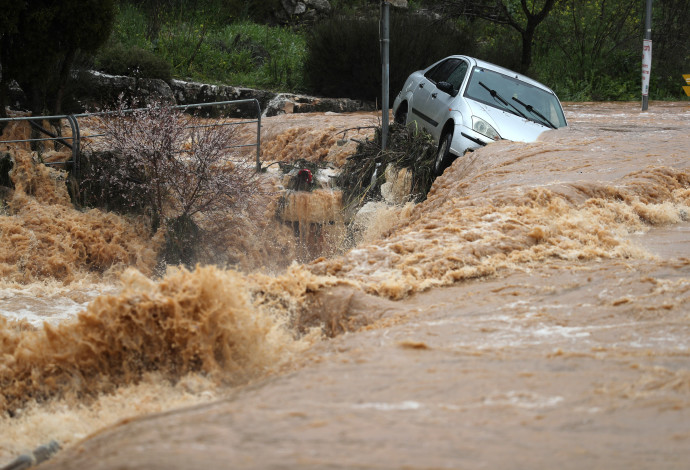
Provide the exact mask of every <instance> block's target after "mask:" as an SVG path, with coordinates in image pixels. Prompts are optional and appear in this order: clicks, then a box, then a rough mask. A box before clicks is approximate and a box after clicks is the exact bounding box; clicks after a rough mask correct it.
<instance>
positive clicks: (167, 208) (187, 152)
mask: <svg viewBox="0 0 690 470" xmlns="http://www.w3.org/2000/svg"><path fill="white" fill-rule="evenodd" d="M100 127H101V129H102V130H103V133H104V134H105V136H104V140H105V146H106V147H107V148H109V149H111V152H110V153H106V154H103V155H101V159H100V160H99V161H92V162H91V168H90V169H89V171H88V174H87V176H86V178H85V179H86V186H85V187H86V188H90V189H92V190H95V191H100V194H94V195H90V196H88V197H86V198H85V200H91V201H97V200H99V199H100V200H101V201H103V202H105V203H107V204H108V205H109V206H110V207H109V208H110V209H117V210H118V211H120V212H135V213H144V214H147V215H148V216H149V217H150V219H151V226H152V230H154V231H155V230H157V229H158V227H159V225H161V224H162V225H164V227H165V233H166V244H165V246H166V251H164V253H163V254H162V256H163V258H164V260H165V261H167V262H173V263H177V262H184V263H185V264H188V265H192V264H193V261H194V258H195V255H196V254H197V253H198V250H197V247H196V246H191V245H190V243H191V244H194V245H202V244H203V243H204V238H205V237H208V238H209V239H210V240H211V241H212V239H213V237H214V236H216V235H217V234H219V233H222V232H223V231H224V230H229V227H231V226H232V224H233V218H232V214H233V213H243V214H245V213H252V212H255V211H258V209H257V207H255V206H259V205H261V204H263V202H262V203H258V202H257V197H258V196H261V195H262V194H263V192H262V190H261V185H260V181H259V178H260V175H259V173H256V172H255V170H254V165H253V164H252V162H251V161H250V160H251V157H247V156H244V155H241V154H240V153H239V152H238V151H237V147H236V146H237V140H236V139H237V137H236V129H237V128H236V127H234V126H209V125H208V123H207V122H205V121H203V120H202V119H201V118H198V117H196V116H191V115H187V114H183V113H182V112H181V111H180V110H178V109H176V108H173V107H170V106H163V105H160V104H151V105H149V106H148V107H146V108H142V109H138V110H135V111H133V112H128V111H127V110H126V109H125V105H124V103H123V102H120V104H119V106H118V107H117V108H116V109H114V110H113V111H112V112H111V113H110V114H106V115H103V116H102V118H101V119H100ZM113 206H117V207H113ZM199 234H201V236H200V235H199Z"/></svg>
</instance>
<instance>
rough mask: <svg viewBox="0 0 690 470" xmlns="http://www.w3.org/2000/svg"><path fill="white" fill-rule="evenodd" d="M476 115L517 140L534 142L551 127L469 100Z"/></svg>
mask: <svg viewBox="0 0 690 470" xmlns="http://www.w3.org/2000/svg"><path fill="white" fill-rule="evenodd" d="M467 103H468V105H469V107H470V111H472V114H473V115H474V116H477V117H480V118H482V119H484V120H485V121H486V122H488V123H489V124H491V125H492V126H493V128H494V129H496V132H498V134H499V135H500V136H501V137H502V138H504V139H507V140H514V141H517V142H534V141H535V140H537V138H538V137H539V135H541V133H542V132H544V131H546V130H549V129H550V128H549V127H546V126H543V125H541V124H538V123H536V122H534V121H531V120H529V119H525V118H523V117H521V116H518V115H516V114H513V113H509V112H508V111H502V110H500V109H498V108H494V107H493V106H488V105H486V104H484V103H480V102H478V101H474V100H469V99H468V100H467Z"/></svg>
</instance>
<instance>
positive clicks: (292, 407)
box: [0, 102, 690, 469]
mask: <svg viewBox="0 0 690 470" xmlns="http://www.w3.org/2000/svg"><path fill="white" fill-rule="evenodd" d="M639 108H640V106H639V103H578V104H568V105H566V106H565V110H566V117H567V119H568V123H569V126H568V127H567V128H563V129H559V130H555V131H547V132H545V133H544V134H542V136H541V137H540V139H539V141H537V142H534V143H529V144H525V143H515V142H508V141H501V142H496V143H492V144H490V145H488V146H486V147H484V148H481V149H479V150H477V151H475V152H473V153H469V154H466V155H465V156H464V157H462V158H460V159H458V160H456V161H455V162H454V163H453V165H452V166H451V167H450V168H448V169H447V170H446V171H445V173H444V174H443V175H442V176H441V177H439V178H438V179H437V180H436V181H435V182H434V185H433V187H432V189H431V192H430V193H429V195H428V198H427V199H426V200H425V201H424V202H422V203H419V204H416V205H415V204H412V203H408V204H405V205H401V206H396V207H388V208H385V209H381V213H380V216H379V217H378V219H376V218H374V219H376V220H375V222H373V221H372V224H373V223H376V224H379V226H380V227H382V228H380V229H379V230H377V231H376V232H375V234H374V235H370V236H368V237H366V238H364V239H362V241H360V243H359V244H358V245H356V246H354V247H348V248H347V249H345V250H342V251H339V252H338V251H337V250H336V251H334V252H333V254H329V255H328V256H322V257H319V258H317V259H314V260H312V261H309V262H307V263H293V264H290V265H289V266H288V267H287V268H281V269H272V270H270V271H266V270H264V271H261V270H258V271H257V270H252V271H247V272H241V271H233V270H225V269H220V268H216V267H212V266H199V267H197V268H196V270H193V271H187V270H169V271H168V273H167V274H166V275H165V276H163V277H162V278H159V277H156V276H154V275H152V274H151V273H150V272H147V270H146V266H148V264H147V263H148V261H147V260H148V259H149V258H154V256H153V255H151V254H149V251H150V250H155V247H154V246H153V245H150V244H149V242H147V241H145V240H141V239H140V238H137V237H139V235H138V233H139V232H138V229H137V227H136V226H133V225H130V224H129V223H127V222H125V221H120V220H119V219H118V220H113V219H112V218H107V217H112V216H107V217H106V215H104V214H100V213H89V219H88V220H86V221H85V220H84V219H81V218H80V217H83V216H82V215H78V214H77V215H75V214H72V212H70V211H71V209H69V208H67V207H66V206H65V207H63V206H61V205H60V203H59V201H58V202H55V201H52V200H43V202H40V201H39V199H40V198H39V196H38V195H37V191H36V190H34V191H33V192H27V194H26V195H24V196H22V197H24V198H25V199H22V201H23V202H24V205H26V206H27V207H34V208H35V211H36V212H35V213H36V214H38V215H36V216H35V217H33V216H31V215H30V214H29V213H28V212H22V210H20V209H18V208H17V204H18V203H17V202H16V201H15V202H14V204H15V206H12V205H10V208H9V209H5V213H4V214H3V213H0V230H2V237H3V238H2V245H3V248H2V249H3V250H5V251H4V252H0V268H1V269H2V271H1V272H2V273H3V276H4V279H5V280H4V281H2V282H1V283H0V315H2V316H1V317H0V348H1V349H0V352H1V353H2V354H0V384H2V392H1V393H2V396H0V407H1V411H2V418H0V465H3V464H6V463H9V462H10V461H12V459H14V458H15V457H16V456H18V455H19V454H22V453H26V452H29V451H31V450H32V449H34V448H35V447H37V446H39V445H42V444H45V443H47V442H49V441H51V440H56V441H58V442H59V443H60V444H61V446H62V450H60V451H59V452H58V453H57V454H56V456H55V457H53V458H52V459H50V460H49V461H47V462H46V463H44V464H43V465H42V466H41V467H40V468H45V469H74V468H92V469H124V468H132V469H134V468H150V469H174V468H179V469H190V468H195V469H196V468H252V469H265V468H314V469H326V468H342V469H352V468H400V469H402V468H405V469H417V468H419V469H440V468H453V469H461V468H462V469H484V468H491V469H495V468H502V469H503V468H507V469H554V468H559V469H583V468H596V469H651V468H655V469H656V468H663V469H684V468H688V465H690V103H687V102H682V103H656V102H653V103H651V104H650V106H649V111H648V112H644V113H643V112H640V110H639ZM375 124H376V117H375V116H373V115H371V114H355V115H326V116H324V115H316V114H310V115H303V116H298V115H290V116H277V117H273V118H266V119H265V122H264V126H265V129H266V133H267V137H266V141H265V145H264V150H263V153H262V158H264V159H265V160H271V159H274V160H286V159H298V158H304V159H310V158H311V159H313V160H315V161H316V160H321V161H324V160H326V161H331V162H333V163H334V165H336V166H337V165H341V164H342V163H343V162H344V159H345V158H346V157H347V149H348V148H350V149H352V145H354V144H352V143H351V142H350V143H347V141H348V140H349V139H350V138H356V139H362V138H365V136H366V133H367V132H368V131H367V130H363V129H355V128H357V127H366V126H370V125H375ZM345 129H351V130H350V131H349V135H345V134H344V133H342V132H341V131H343V130H345ZM353 129H354V130H353ZM350 152H351V150H350ZM39 206H40V207H41V209H40V210H39ZM47 207H48V208H50V207H53V209H50V210H52V212H50V213H49V216H46V217H47V219H52V220H55V221H56V222H55V223H59V224H62V225H61V226H62V227H63V228H62V230H65V231H67V232H69V233H70V234H71V235H70V236H71V237H73V241H72V242H71V245H70V246H80V245H78V240H81V238H83V237H85V236H86V235H83V236H81V238H80V237H77V235H76V234H75V230H73V229H71V228H70V224H74V225H79V227H81V229H80V230H81V231H83V232H87V233H89V234H91V233H92V232H94V233H95V232H98V231H99V230H100V231H103V230H105V228H107V229H108V230H111V231H112V235H111V236H110V237H109V238H108V239H107V240H101V239H99V238H96V235H89V237H87V239H88V240H91V242H87V243H86V244H87V245H88V244H89V243H90V244H91V245H95V244H100V245H99V246H103V247H104V248H103V249H102V250H100V251H99V253H100V252H103V253H110V252H115V251H116V250H115V246H114V245H113V244H115V245H117V246H119V247H121V249H122V250H121V251H122V252H121V253H120V251H117V253H118V255H117V256H118V257H117V259H115V261H112V264H113V265H118V266H119V265H128V266H133V267H134V268H137V270H134V269H130V270H125V271H122V270H120V271H118V273H117V274H116V273H115V272H114V271H113V270H106V269H103V270H101V271H100V273H99V274H98V275H96V274H94V273H93V269H91V270H89V269H86V268H81V267H80V266H81V265H80V264H79V263H80V261H79V260H80V256H85V255H79V254H75V255H74V257H73V258H69V257H68V256H67V255H64V256H63V258H59V259H61V260H68V259H73V261H61V262H62V263H63V264H65V266H64V267H63V268H61V269H57V268H55V269H52V270H50V271H49V272H48V274H46V275H41V276H39V275H38V274H36V273H38V272H39V271H37V270H33V271H30V270H29V269H28V268H27V266H32V263H34V264H36V263H38V260H35V259H33V258H32V253H33V252H32V251H31V249H34V250H36V249H38V248H37V247H41V246H43V245H42V243H44V242H45V241H44V239H45V237H44V236H42V235H41V231H42V230H43V231H46V232H49V231H50V230H51V229H50V227H48V226H46V225H45V224H48V225H50V224H49V223H48V222H41V220H42V219H41V218H40V217H39V215H40V214H43V212H41V211H47V210H49V209H48V208H47ZM55 207H63V208H61V209H57V208H55ZM12 211H14V212H12ZM50 214H52V216H51V215H50ZM55 214H58V215H57V216H56V215H55ZM39 219H41V220H39ZM374 219H371V220H374ZM72 220H73V221H74V222H70V221H72ZM87 222H88V223H87ZM27 227H29V228H27ZM42 227H43V228H42ZM104 227H105V228H104ZM29 232H30V233H29ZM79 233H81V232H79ZM31 234H33V235H31ZM32 236H33V238H32ZM11 237H14V238H11ZM55 237H57V238H56V239H59V237H58V235H55ZM10 239H12V240H15V241H16V245H15V248H14V249H11V248H9V247H10V246H11V245H9V243H11V242H8V240H10ZM32 240H33V241H32ZM20 242H21V243H20ZM32 243H33V244H32ZM45 243H47V242H45ZM118 243H119V245H118ZM257 243H258V242H257ZM257 243H254V244H252V245H251V246H256V247H257V249H259V248H260V246H259V245H258V244H257ZM47 244H48V245H49V243H47ZM22 247H28V248H22ZM32 247H33V248H32ZM106 248H107V250H106ZM46 249H47V248H46ZM70 249H72V248H70V247H69V246H66V247H64V248H62V253H69V252H70V251H69V250H70ZM13 250H14V252H17V251H20V252H21V253H24V254H23V255H22V256H18V257H17V256H15V258H16V259H15V258H12V256H13ZM21 250H26V251H21ZM80 250H81V252H84V253H90V252H89V251H88V249H87V248H83V249H80ZM267 253H268V255H269V256H275V253H277V251H268V252H267ZM36 256H38V255H36ZM51 256H57V255H51ZM70 256H72V255H70ZM89 256H92V255H89ZM102 256H105V254H103V255H102ZM46 259H47V257H46ZM51 259H52V258H51ZM56 259H57V258H56ZM108 259H110V258H108ZM56 263H57V262H56ZM58 267H59V266H58ZM29 271H30V272H31V273H33V274H32V276H33V277H30V276H29V275H28V274H27V273H28V272H29ZM122 272H123V273H122ZM60 273H62V274H60ZM120 273H122V274H120ZM61 276H63V277H62V278H61ZM65 277H69V279H68V280H67V281H66V280H65ZM44 322H45V323H44Z"/></svg>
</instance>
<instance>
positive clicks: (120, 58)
mask: <svg viewBox="0 0 690 470" xmlns="http://www.w3.org/2000/svg"><path fill="white" fill-rule="evenodd" d="M95 65H96V68H97V69H98V70H100V71H102V72H105V73H109V74H112V75H128V76H135V77H139V78H160V79H162V80H169V79H170V77H171V76H172V70H171V67H170V64H169V63H168V62H167V61H166V60H165V59H163V58H161V57H158V56H156V55H155V54H154V53H152V52H149V51H147V50H145V49H141V48H139V47H137V46H132V47H125V46H124V45H122V44H114V45H111V46H109V47H106V48H104V49H103V50H101V51H100V53H99V54H98V56H97V57H96V64H95Z"/></svg>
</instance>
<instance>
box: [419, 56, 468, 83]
mask: <svg viewBox="0 0 690 470" xmlns="http://www.w3.org/2000/svg"><path fill="white" fill-rule="evenodd" d="M461 62H462V63H464V62H463V61H462V60H460V59H448V60H444V61H443V62H441V63H440V64H438V65H437V66H436V67H434V68H432V69H431V70H429V71H428V72H427V73H425V74H424V76H425V77H426V78H428V79H429V80H431V81H432V82H434V83H438V82H447V81H448V79H449V78H450V76H451V74H452V73H453V71H454V70H455V69H456V68H457V67H458V65H460V63H461ZM465 67H467V66H465ZM465 70H467V68H465Z"/></svg>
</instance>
